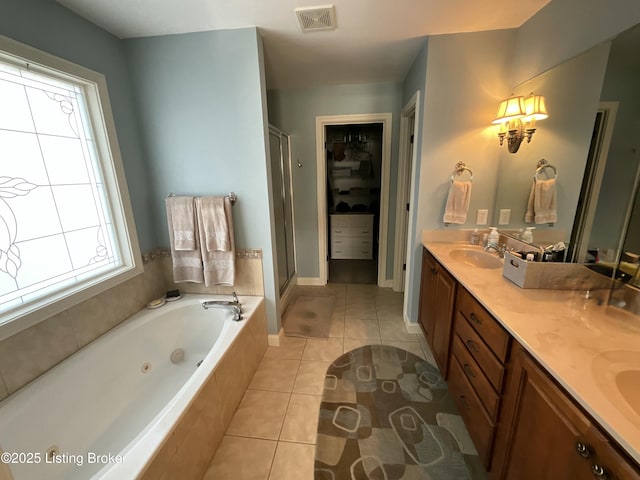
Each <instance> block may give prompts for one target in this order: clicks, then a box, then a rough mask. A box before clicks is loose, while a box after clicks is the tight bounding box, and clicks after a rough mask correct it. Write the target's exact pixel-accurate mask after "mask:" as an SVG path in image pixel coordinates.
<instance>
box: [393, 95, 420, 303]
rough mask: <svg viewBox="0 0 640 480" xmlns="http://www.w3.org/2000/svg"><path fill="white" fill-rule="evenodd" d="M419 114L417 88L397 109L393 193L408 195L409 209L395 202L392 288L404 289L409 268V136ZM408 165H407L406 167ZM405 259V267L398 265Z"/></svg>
mask: <svg viewBox="0 0 640 480" xmlns="http://www.w3.org/2000/svg"><path fill="white" fill-rule="evenodd" d="M419 116H420V91H417V92H416V93H414V94H413V96H412V97H411V98H410V99H409V101H408V102H407V104H406V105H405V106H404V108H403V109H402V112H401V113H400V152H399V155H398V186H397V194H396V197H397V198H399V199H405V198H407V193H408V194H409V195H408V198H409V202H408V205H409V209H408V212H407V213H405V212H406V211H407V209H406V206H405V205H404V203H405V202H404V201H402V202H400V201H398V202H397V204H396V237H395V243H394V256H393V290H394V291H396V292H404V288H405V285H406V283H407V278H410V277H409V274H410V272H409V270H410V269H411V265H410V262H409V261H408V259H407V258H406V255H408V253H409V252H410V250H411V245H410V242H409V238H410V237H411V236H410V235H409V224H410V223H411V219H412V218H413V212H414V210H413V208H414V205H413V202H411V199H412V198H413V193H414V192H415V190H414V189H415V188H416V165H417V163H418V148H417V145H418V142H417V141H414V142H413V143H411V137H413V139H414V140H416V139H417V135H416V128H417V126H418V118H419ZM411 117H413V128H412V127H411ZM409 167H410V168H409ZM405 261H406V269H403V268H402V266H403V264H404V263H405Z"/></svg>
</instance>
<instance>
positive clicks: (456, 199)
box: [442, 180, 471, 223]
mask: <svg viewBox="0 0 640 480" xmlns="http://www.w3.org/2000/svg"><path fill="white" fill-rule="evenodd" d="M470 201H471V182H470V181H465V182H460V181H458V180H454V181H453V182H451V186H450V187H449V196H448V197H447V204H446V206H445V209H444V217H443V219H442V220H443V221H444V223H464V222H466V221H467V211H468V210H469V202H470Z"/></svg>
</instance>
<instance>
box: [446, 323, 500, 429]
mask: <svg viewBox="0 0 640 480" xmlns="http://www.w3.org/2000/svg"><path fill="white" fill-rule="evenodd" d="M453 356H454V358H455V359H456V360H457V361H458V363H459V364H460V366H461V367H462V372H463V373H464V376H465V377H466V378H467V381H468V382H469V383H470V384H471V386H472V387H473V389H474V390H475V391H476V393H477V394H478V397H479V398H480V401H481V402H482V405H484V408H485V409H486V410H487V413H488V414H489V417H490V418H491V420H493V421H494V422H495V421H496V420H497V418H498V407H499V406H500V397H499V396H498V394H497V393H496V391H495V390H494V389H493V386H492V385H491V382H490V381H489V379H487V377H486V376H485V375H484V373H483V372H482V370H481V369H480V367H479V366H478V364H477V363H476V361H475V360H474V359H473V357H472V356H471V354H470V353H469V351H468V350H467V349H466V348H465V346H464V345H463V343H462V340H460V337H458V336H457V335H454V338H453Z"/></svg>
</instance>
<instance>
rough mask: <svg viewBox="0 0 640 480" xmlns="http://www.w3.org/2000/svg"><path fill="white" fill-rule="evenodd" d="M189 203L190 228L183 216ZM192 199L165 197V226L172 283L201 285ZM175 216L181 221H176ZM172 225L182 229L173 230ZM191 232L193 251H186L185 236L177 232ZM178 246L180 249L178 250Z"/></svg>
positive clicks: (198, 247)
mask: <svg viewBox="0 0 640 480" xmlns="http://www.w3.org/2000/svg"><path fill="white" fill-rule="evenodd" d="M189 202H190V203H191V211H192V215H191V217H190V218H191V226H187V224H188V221H187V219H188V218H189V217H188V215H187V216H184V214H185V212H186V211H188V208H187V206H186V204H188V203H189ZM193 204H194V198H193V197H167V199H166V200H165V206H166V210H167V225H168V227H169V242H170V246H171V261H172V266H173V281H174V282H175V283H181V282H195V283H202V282H203V281H204V270H203V267H202V257H201V253H200V245H199V241H198V225H197V218H196V215H195V208H194V207H193ZM177 216H180V217H181V219H180V220H179V221H178V220H177V219H176V217H177ZM174 225H182V226H184V228H181V229H178V230H176V229H174ZM190 230H192V231H193V236H192V237H193V249H186V248H185V247H186V246H188V245H190V243H189V242H188V241H186V240H185V238H186V237H188V236H187V235H182V234H178V235H176V231H178V232H188V231H190ZM178 246H179V247H180V248H178Z"/></svg>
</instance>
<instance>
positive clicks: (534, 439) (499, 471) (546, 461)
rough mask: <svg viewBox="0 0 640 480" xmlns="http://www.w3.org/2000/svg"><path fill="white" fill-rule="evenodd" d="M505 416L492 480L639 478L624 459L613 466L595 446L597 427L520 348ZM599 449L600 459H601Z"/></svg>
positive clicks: (605, 454)
mask: <svg viewBox="0 0 640 480" xmlns="http://www.w3.org/2000/svg"><path fill="white" fill-rule="evenodd" d="M503 412H504V413H505V415H504V417H503V419H502V420H501V422H500V425H499V430H498V434H497V438H496V448H495V456H494V463H493V465H494V468H493V470H492V472H491V479H492V480H497V479H501V480H558V479H567V480H569V479H571V480H594V478H595V479H600V480H604V479H606V480H614V479H618V480H623V479H624V480H627V479H629V480H630V479H637V478H638V477H637V476H635V474H633V473H629V472H633V469H632V468H631V467H630V466H629V465H628V462H627V461H626V459H625V458H624V457H622V456H620V455H619V456H618V457H617V459H616V460H612V459H611V458H612V457H610V455H611V451H607V452H604V451H602V445H600V446H598V445H596V446H594V441H593V439H594V430H595V429H596V427H595V426H594V425H593V424H592V423H591V420H590V419H589V418H588V417H587V416H586V415H585V414H583V413H582V411H581V410H580V409H579V408H578V407H577V406H576V405H575V404H574V403H573V401H572V400H571V399H570V398H569V397H568V396H567V395H566V394H565V393H564V392H563V391H562V390H560V388H559V387H558V386H557V385H556V384H555V383H554V382H553V381H552V380H551V379H550V378H549V377H548V375H547V374H546V372H544V371H543V370H542V369H541V368H540V367H539V366H538V365H537V364H536V363H535V362H534V361H533V359H531V357H530V356H529V355H528V354H527V353H525V352H524V350H523V349H522V347H520V346H518V347H517V348H516V354H515V355H514V359H513V366H512V369H511V374H510V378H509V383H508V385H507V390H506V392H505V405H504V410H503ZM598 449H600V451H601V452H602V454H604V455H601V456H599V455H598ZM579 451H581V452H582V455H581V454H580V452H579ZM603 462H606V463H603ZM594 467H596V468H601V469H602V472H603V475H602V476H597V475H596V474H594V472H593V469H594ZM627 467H629V468H627ZM596 473H597V472H596Z"/></svg>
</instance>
